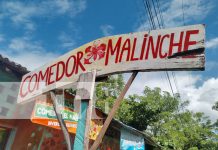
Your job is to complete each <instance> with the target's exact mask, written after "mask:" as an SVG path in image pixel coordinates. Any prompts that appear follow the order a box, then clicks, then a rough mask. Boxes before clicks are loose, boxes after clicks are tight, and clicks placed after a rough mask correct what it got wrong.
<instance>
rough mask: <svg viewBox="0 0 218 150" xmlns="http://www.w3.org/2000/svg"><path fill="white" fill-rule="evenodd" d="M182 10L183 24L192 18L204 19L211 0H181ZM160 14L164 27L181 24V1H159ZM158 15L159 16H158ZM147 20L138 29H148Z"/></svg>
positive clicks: (192, 19) (155, 18)
mask: <svg viewBox="0 0 218 150" xmlns="http://www.w3.org/2000/svg"><path fill="white" fill-rule="evenodd" d="M183 6H184V7H183V10H184V22H185V24H187V23H189V22H190V21H194V20H202V19H204V18H205V17H206V16H207V15H208V13H209V12H210V10H211V9H212V8H213V7H212V2H209V1H205V0H183ZM160 7H161V9H162V16H163V20H164V24H165V25H166V27H175V26H179V25H183V10H182V1H181V0H171V1H168V2H166V1H163V2H162V3H161V6H160ZM158 17H159V16H158ZM154 20H155V22H156V25H157V24H158V22H157V17H154ZM148 27H149V22H148V21H146V22H145V23H144V24H142V25H141V26H139V28H138V29H137V30H138V31H142V30H144V28H146V29H148Z"/></svg>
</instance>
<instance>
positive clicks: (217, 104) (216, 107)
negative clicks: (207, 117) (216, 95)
mask: <svg viewBox="0 0 218 150" xmlns="http://www.w3.org/2000/svg"><path fill="white" fill-rule="evenodd" d="M212 109H214V110H217V111H218V101H217V102H216V103H215V104H214V105H213V107H212Z"/></svg>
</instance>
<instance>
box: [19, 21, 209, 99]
mask: <svg viewBox="0 0 218 150" xmlns="http://www.w3.org/2000/svg"><path fill="white" fill-rule="evenodd" d="M204 43H205V27H204V25H192V26H184V27H177V28H171V29H159V30H152V31H149V32H137V33H130V34H122V35H116V36H109V37H103V38H100V39H97V40H95V41H92V42H90V43H87V44H85V45H83V46H81V47H79V48H77V49H74V50H72V51H70V52H68V53H67V54H65V55H63V56H61V57H59V58H57V59H55V60H53V61H52V62H50V63H48V64H46V65H44V66H42V67H41V68H38V69H36V70H34V71H32V72H30V73H28V74H26V75H24V76H23V78H22V82H21V85H20V91H19V95H18V103H21V102H26V101H27V100H30V99H31V98H34V97H36V96H38V95H41V94H42V93H45V92H47V91H50V90H52V89H57V88H64V87H66V86H67V85H70V84H72V83H74V82H76V81H77V80H78V77H79V75H80V74H81V73H85V72H88V71H91V70H96V71H97V77H103V76H107V75H109V74H115V73H120V72H131V71H136V70H137V71H163V70H203V69H204V62H205V58H204V49H205V44H204Z"/></svg>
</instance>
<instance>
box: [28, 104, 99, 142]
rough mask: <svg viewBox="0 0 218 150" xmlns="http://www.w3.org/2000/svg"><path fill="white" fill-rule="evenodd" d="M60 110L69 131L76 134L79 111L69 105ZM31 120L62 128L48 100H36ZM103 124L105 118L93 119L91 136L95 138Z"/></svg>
mask: <svg viewBox="0 0 218 150" xmlns="http://www.w3.org/2000/svg"><path fill="white" fill-rule="evenodd" d="M60 111H61V114H62V117H63V119H64V122H65V124H66V127H67V129H68V131H69V132H70V133H74V134H76V128H77V122H78V119H79V118H78V113H76V112H74V111H73V109H71V108H69V107H63V109H62V110H60ZM31 121H32V122H33V123H37V124H40V125H44V126H48V127H51V128H55V129H61V128H60V125H59V122H58V120H57V117H56V114H55V111H54V108H53V105H52V104H51V103H48V102H46V103H45V102H36V104H35V107H34V110H33V112H32V117H31ZM102 126H103V120H100V119H95V120H91V123H90V135H89V138H90V139H92V140H95V139H96V138H97V135H98V134H99V132H100V130H101V128H102Z"/></svg>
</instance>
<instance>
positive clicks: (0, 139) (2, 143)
mask: <svg viewBox="0 0 218 150" xmlns="http://www.w3.org/2000/svg"><path fill="white" fill-rule="evenodd" d="M9 135H10V129H8V128H5V127H0V149H5V148H6V144H7V140H8V137H9Z"/></svg>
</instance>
